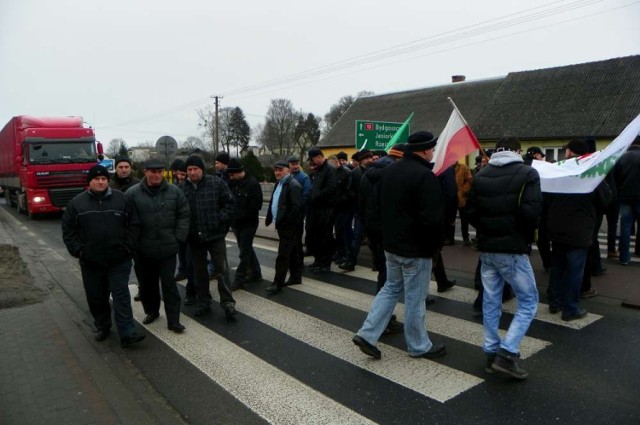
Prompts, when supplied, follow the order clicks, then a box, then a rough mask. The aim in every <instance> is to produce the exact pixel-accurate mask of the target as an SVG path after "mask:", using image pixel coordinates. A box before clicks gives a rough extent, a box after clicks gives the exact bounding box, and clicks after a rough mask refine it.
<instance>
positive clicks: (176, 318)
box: [126, 159, 189, 333]
mask: <svg viewBox="0 0 640 425" xmlns="http://www.w3.org/2000/svg"><path fill="white" fill-rule="evenodd" d="M163 175H164V162H163V161H162V160H159V159H150V160H148V161H147V162H146V163H145V167H144V178H143V179H142V181H141V182H140V183H139V184H137V185H134V186H132V187H131V188H130V189H129V190H128V191H127V193H126V196H127V198H129V200H131V204H132V205H133V209H134V210H135V212H136V214H137V216H138V218H139V219H140V224H141V232H140V235H139V237H138V239H137V240H136V241H134V249H135V253H136V265H137V267H138V278H139V279H140V282H139V283H140V295H141V301H142V306H143V307H144V312H145V313H146V314H147V316H146V317H145V318H144V320H143V321H142V323H143V324H145V325H148V324H150V323H152V322H154V321H155V320H156V319H157V318H158V317H159V316H160V288H159V286H158V280H159V281H160V284H161V285H162V299H163V301H164V309H165V313H166V315H167V328H168V329H169V330H170V331H174V332H176V333H181V332H182V331H183V330H184V326H183V325H182V324H181V323H180V301H181V300H180V293H179V292H178V286H177V285H176V281H175V279H174V272H175V270H176V254H177V253H178V250H179V248H180V244H181V243H184V242H185V241H186V240H187V235H188V233H189V205H188V204H187V198H185V196H184V193H182V190H180V188H178V186H175V185H173V184H169V183H168V182H167V181H166V180H165V179H164V177H163Z"/></svg>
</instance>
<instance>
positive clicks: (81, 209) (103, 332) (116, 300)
mask: <svg viewBox="0 0 640 425" xmlns="http://www.w3.org/2000/svg"><path fill="white" fill-rule="evenodd" d="M87 180H88V183H89V190H87V191H86V192H82V193H80V194H79V195H77V196H75V197H74V198H73V199H72V200H71V201H70V202H69V204H68V205H67V208H66V210H65V211H64V216H63V217H62V239H63V240H64V244H65V245H66V247H67V250H68V251H69V254H71V255H72V256H74V257H76V258H78V259H79V260H80V269H81V271H82V283H83V285H84V291H85V294H86V296H87V303H88V304H89V311H91V315H92V316H93V320H94V324H95V326H96V328H97V333H96V336H95V339H96V340H97V341H103V340H105V339H106V338H107V337H108V336H109V333H110V329H111V307H110V305H109V295H111V297H112V298H113V309H114V311H115V319H116V328H117V329H118V334H119V335H120V341H121V344H122V345H123V346H124V347H127V346H129V345H131V344H135V343H137V342H139V341H141V340H142V339H144V334H141V333H139V332H138V331H137V329H136V326H135V324H134V322H133V312H132V310H131V294H130V293H129V274H130V273H131V252H132V241H133V240H134V239H135V237H134V234H135V232H136V231H138V229H139V228H138V225H139V223H138V220H137V217H136V215H135V212H134V210H133V208H132V207H131V202H129V200H128V199H127V198H126V197H125V195H124V193H122V192H120V191H118V190H113V189H111V188H110V187H109V172H108V171H107V169H106V168H104V167H103V166H101V165H96V166H94V167H93V168H91V169H90V170H89V174H88V176H87Z"/></svg>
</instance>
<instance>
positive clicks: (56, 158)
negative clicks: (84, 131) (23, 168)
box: [27, 140, 97, 164]
mask: <svg viewBox="0 0 640 425" xmlns="http://www.w3.org/2000/svg"><path fill="white" fill-rule="evenodd" d="M27 145H28V146H29V164H69V163H80V162H96V161H97V154H96V146H95V142H91V141H70V140H69V141H64V140H63V141H55V142H54V141H45V142H41V141H40V142H29V143H27Z"/></svg>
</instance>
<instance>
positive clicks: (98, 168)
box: [87, 164, 109, 182]
mask: <svg viewBox="0 0 640 425" xmlns="http://www.w3.org/2000/svg"><path fill="white" fill-rule="evenodd" d="M100 176H102V177H106V178H107V179H108V178H109V170H107V169H106V168H105V167H103V166H102V165H99V164H98V165H94V166H93V167H91V169H90V170H89V174H87V182H90V181H91V180H93V179H95V178H96V177H100Z"/></svg>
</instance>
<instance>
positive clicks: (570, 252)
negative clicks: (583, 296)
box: [549, 242, 589, 318]
mask: <svg viewBox="0 0 640 425" xmlns="http://www.w3.org/2000/svg"><path fill="white" fill-rule="evenodd" d="M588 250H589V248H586V247H573V246H569V245H565V244H562V243H557V242H553V244H552V246H551V272H550V274H549V307H558V308H559V307H562V317H564V318H566V317H571V316H574V315H576V314H577V313H578V312H579V311H580V288H581V286H582V274H583V273H584V265H585V262H586V261H587V251H588Z"/></svg>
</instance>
